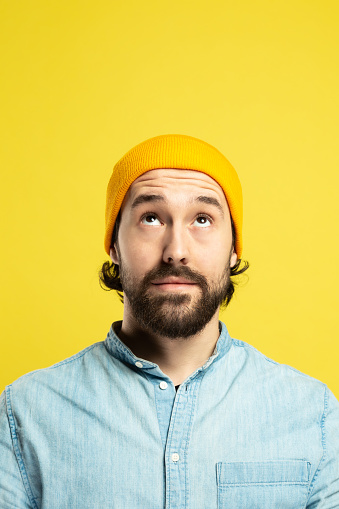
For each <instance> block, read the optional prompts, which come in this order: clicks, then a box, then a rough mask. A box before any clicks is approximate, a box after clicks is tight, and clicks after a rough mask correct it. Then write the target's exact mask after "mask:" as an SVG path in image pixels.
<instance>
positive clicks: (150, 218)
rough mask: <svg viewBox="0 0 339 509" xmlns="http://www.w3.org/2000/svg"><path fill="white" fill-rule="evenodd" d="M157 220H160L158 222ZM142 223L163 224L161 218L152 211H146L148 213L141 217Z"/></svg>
mask: <svg viewBox="0 0 339 509" xmlns="http://www.w3.org/2000/svg"><path fill="white" fill-rule="evenodd" d="M156 221H158V223H156ZM141 223H142V224H147V225H155V226H159V225H160V224H161V223H160V220H159V219H158V218H157V216H156V215H155V214H153V213H152V212H146V214H144V215H143V216H142V218H141Z"/></svg>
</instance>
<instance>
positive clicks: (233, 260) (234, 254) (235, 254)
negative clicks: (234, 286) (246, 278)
mask: <svg viewBox="0 0 339 509" xmlns="http://www.w3.org/2000/svg"><path fill="white" fill-rule="evenodd" d="M237 260H238V256H237V253H236V252H235V251H234V248H233V249H232V254H231V259H230V266H231V267H234V265H235V264H236V263H237Z"/></svg>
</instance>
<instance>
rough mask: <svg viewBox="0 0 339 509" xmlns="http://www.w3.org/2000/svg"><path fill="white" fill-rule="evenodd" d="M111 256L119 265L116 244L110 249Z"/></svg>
mask: <svg viewBox="0 0 339 509" xmlns="http://www.w3.org/2000/svg"><path fill="white" fill-rule="evenodd" d="M109 256H110V258H111V260H112V262H113V263H115V265H119V257H118V253H117V250H116V248H115V244H114V246H111V249H110V250H109Z"/></svg>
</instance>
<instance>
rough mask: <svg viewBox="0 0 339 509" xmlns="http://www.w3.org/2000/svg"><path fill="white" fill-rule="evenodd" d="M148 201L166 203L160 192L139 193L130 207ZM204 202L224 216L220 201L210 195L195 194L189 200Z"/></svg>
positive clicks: (132, 207) (133, 207)
mask: <svg viewBox="0 0 339 509" xmlns="http://www.w3.org/2000/svg"><path fill="white" fill-rule="evenodd" d="M150 202H163V203H167V200H166V198H165V197H164V196H162V195H161V194H140V195H139V196H138V197H137V198H136V199H135V200H134V201H133V203H132V206H131V209H132V210H133V209H135V208H136V207H138V206H139V205H141V204H142V203H150ZM196 202H200V203H206V204H208V205H214V206H215V207H216V208H217V209H218V210H219V212H220V213H221V215H222V217H224V211H223V208H222V206H221V204H220V202H219V201H218V200H217V199H216V198H213V197H212V196H197V197H196V198H195V199H192V200H191V203H196Z"/></svg>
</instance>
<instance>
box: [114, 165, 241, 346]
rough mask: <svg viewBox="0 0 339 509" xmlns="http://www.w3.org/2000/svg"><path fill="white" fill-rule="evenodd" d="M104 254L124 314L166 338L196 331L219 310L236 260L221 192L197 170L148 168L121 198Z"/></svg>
mask: <svg viewBox="0 0 339 509" xmlns="http://www.w3.org/2000/svg"><path fill="white" fill-rule="evenodd" d="M110 254H111V258H112V261H113V262H114V263H116V264H118V265H119V269H120V279H121V284H122V287H123V291H124V294H125V299H124V305H125V313H126V315H128V314H131V315H132V316H133V318H134V320H136V321H137V323H138V324H139V325H140V326H141V327H142V328H144V329H146V330H148V331H150V332H153V333H155V334H159V335H161V336H164V337H168V338H173V339H174V338H179V337H181V338H187V337H189V336H192V335H194V334H197V333H198V332H200V331H201V330H202V329H203V328H204V327H205V325H206V324H207V323H208V322H209V321H210V320H211V319H212V317H213V316H214V315H215V314H216V313H217V312H218V311H219V307H220V304H221V302H222V301H223V299H224V298H225V295H226V291H227V288H228V286H229V281H230V279H229V276H230V266H233V265H235V263H236V261H237V255H236V254H235V253H234V251H233V248H232V229H231V218H230V213H229V209H228V205H227V202H226V198H225V195H224V193H223V190H222V189H221V187H220V186H219V184H217V182H216V181H215V180H213V179H212V178H211V177H209V176H208V175H205V174H204V173H201V172H198V171H192V170H177V169H157V170H151V171H148V172H147V173H145V174H143V175H141V176H140V177H139V178H137V179H136V180H135V181H134V182H133V184H132V185H131V187H130V188H129V190H128V192H127V194H126V196H125V199H124V201H123V203H122V207H121V222H120V228H119V235H118V243H117V244H115V245H114V247H113V248H111V253H110Z"/></svg>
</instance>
